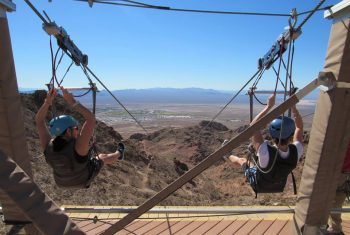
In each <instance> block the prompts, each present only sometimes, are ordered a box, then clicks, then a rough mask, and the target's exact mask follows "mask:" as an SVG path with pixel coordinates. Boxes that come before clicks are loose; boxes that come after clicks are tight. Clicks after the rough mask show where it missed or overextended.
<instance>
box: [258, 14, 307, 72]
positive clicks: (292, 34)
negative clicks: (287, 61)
mask: <svg viewBox="0 0 350 235" xmlns="http://www.w3.org/2000/svg"><path fill="white" fill-rule="evenodd" d="M296 16H297V13H296V10H295V9H293V10H292V13H291V17H290V18H289V21H288V23H289V26H287V27H286V30H285V31H284V32H283V33H282V34H281V35H280V36H279V37H278V39H277V41H276V42H275V43H274V44H273V45H272V47H271V48H270V50H269V51H268V52H267V53H266V54H265V55H264V57H262V58H259V60H258V69H259V70H260V69H262V68H265V69H269V68H270V67H271V65H272V64H273V63H274V62H275V61H276V60H277V59H278V58H279V57H280V56H282V54H283V53H284V52H285V51H286V50H287V46H288V43H290V42H291V41H293V40H295V39H297V38H298V37H299V36H300V35H301V30H296V29H295V28H294V26H295V24H296V21H297V18H296Z"/></svg>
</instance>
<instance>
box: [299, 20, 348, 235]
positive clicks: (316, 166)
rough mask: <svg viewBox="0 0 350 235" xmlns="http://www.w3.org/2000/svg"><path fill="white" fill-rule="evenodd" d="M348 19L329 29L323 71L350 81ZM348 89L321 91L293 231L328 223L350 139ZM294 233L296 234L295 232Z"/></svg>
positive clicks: (339, 79) (338, 78) (341, 79)
mask: <svg viewBox="0 0 350 235" xmlns="http://www.w3.org/2000/svg"><path fill="white" fill-rule="evenodd" d="M346 27H347V28H349V20H346V21H342V22H337V23H335V24H334V25H333V26H332V31H331V37H330V42H329V47H328V51H327V57H326V62H325V66H324V71H326V72H332V73H333V74H334V75H335V78H336V80H338V81H343V82H350V76H349V74H350V70H349V68H350V66H349V59H350V50H349V49H350V48H349V46H350V44H349V39H350V38H349V36H350V35H349V30H347V29H346ZM349 128H350V90H349V89H343V88H335V89H333V90H331V91H328V92H327V93H325V92H323V91H321V94H320V96H319V99H318V101H317V105H316V111H315V115H314V120H313V124H312V130H311V133H310V142H309V146H308V149H307V154H306V160H305V164H304V169H303V174H302V180H301V183H300V188H299V194H298V200H297V204H296V209H295V218H294V219H295V221H296V223H297V226H296V228H295V229H296V230H301V231H302V230H303V227H304V226H305V225H309V226H318V227H319V226H322V225H325V224H326V223H327V219H328V215H329V211H330V209H331V207H332V200H333V198H334V196H335V191H336V188H337V180H338V178H339V175H340V173H341V168H342V164H343V162H344V158H345V153H346V149H347V144H348V141H349V140H350V129H349ZM296 230H295V234H298V231H296Z"/></svg>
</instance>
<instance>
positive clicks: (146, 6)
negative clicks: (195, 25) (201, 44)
mask: <svg viewBox="0 0 350 235" xmlns="http://www.w3.org/2000/svg"><path fill="white" fill-rule="evenodd" d="M75 1H79V2H87V0H75ZM126 2H131V1H126ZM94 3H101V4H107V5H117V6H126V7H138V8H147V9H156V10H165V11H181V12H194V13H209V14H226V15H253V16H274V17H289V16H290V14H281V13H259V12H240V11H212V10H197V9H183V8H171V7H167V6H155V5H148V4H141V3H139V4H140V5H136V4H125V3H117V2H108V1H100V0H94Z"/></svg>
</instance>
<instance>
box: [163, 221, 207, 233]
mask: <svg viewBox="0 0 350 235" xmlns="http://www.w3.org/2000/svg"><path fill="white" fill-rule="evenodd" d="M205 222H206V221H190V223H189V224H187V225H186V226H185V227H183V228H182V229H181V230H179V231H177V232H175V233H174V234H181V235H184V234H190V233H192V231H194V230H196V229H197V228H198V227H200V226H202V224H204V223H205ZM161 234H162V235H165V234H168V233H161Z"/></svg>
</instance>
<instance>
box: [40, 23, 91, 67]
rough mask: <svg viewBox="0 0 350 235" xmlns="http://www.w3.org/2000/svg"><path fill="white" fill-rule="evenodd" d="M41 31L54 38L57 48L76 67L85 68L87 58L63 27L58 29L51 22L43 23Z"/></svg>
mask: <svg viewBox="0 0 350 235" xmlns="http://www.w3.org/2000/svg"><path fill="white" fill-rule="evenodd" d="M43 29H44V30H45V32H46V33H47V34H48V35H50V36H51V35H53V36H55V37H56V39H57V44H58V46H59V47H60V48H61V49H62V50H63V51H64V52H66V53H67V54H68V56H69V57H71V58H72V60H73V61H74V63H75V64H76V65H80V64H82V65H85V66H86V65H87V64H88V56H87V55H85V54H83V53H82V52H81V51H80V50H79V48H78V47H77V46H76V45H75V44H74V42H73V41H72V40H71V39H70V37H69V35H68V34H67V31H66V30H65V29H64V28H63V27H59V26H58V25H57V24H56V23H55V22H54V21H52V22H49V23H43Z"/></svg>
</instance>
